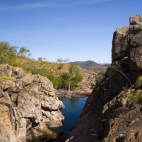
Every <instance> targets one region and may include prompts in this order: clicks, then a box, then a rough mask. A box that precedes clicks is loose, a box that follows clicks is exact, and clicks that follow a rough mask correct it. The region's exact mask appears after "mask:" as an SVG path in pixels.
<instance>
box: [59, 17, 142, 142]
mask: <svg viewBox="0 0 142 142" xmlns="http://www.w3.org/2000/svg"><path fill="white" fill-rule="evenodd" d="M129 21H130V26H124V27H122V28H117V29H116V31H115V32H114V34H113V41H112V64H111V65H110V66H109V67H108V69H107V71H106V74H105V77H104V79H103V80H102V81H101V82H100V84H98V85H97V86H95V88H94V90H93V92H92V93H91V95H90V96H89V97H88V99H87V102H86V104H85V106H84V108H83V112H82V114H81V116H80V119H79V121H78V122H77V123H76V124H75V125H74V126H73V127H72V128H71V129H70V132H69V133H67V134H66V135H64V136H63V137H62V139H61V141H65V142H142V131H141V129H142V79H141V76H142V25H141V15H134V16H132V17H130V19H129ZM137 82H138V83H137ZM136 83H137V85H136Z"/></svg>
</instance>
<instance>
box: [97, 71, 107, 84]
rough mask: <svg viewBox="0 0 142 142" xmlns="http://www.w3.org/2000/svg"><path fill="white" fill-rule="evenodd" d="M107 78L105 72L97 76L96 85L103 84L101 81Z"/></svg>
mask: <svg viewBox="0 0 142 142" xmlns="http://www.w3.org/2000/svg"><path fill="white" fill-rule="evenodd" d="M104 76H105V72H99V73H98V74H97V75H96V78H95V79H96V84H98V83H99V82H101V80H102V79H103V78H104Z"/></svg>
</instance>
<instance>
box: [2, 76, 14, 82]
mask: <svg viewBox="0 0 142 142" xmlns="http://www.w3.org/2000/svg"><path fill="white" fill-rule="evenodd" d="M0 79H3V80H11V81H15V80H16V78H14V77H10V76H5V75H0Z"/></svg>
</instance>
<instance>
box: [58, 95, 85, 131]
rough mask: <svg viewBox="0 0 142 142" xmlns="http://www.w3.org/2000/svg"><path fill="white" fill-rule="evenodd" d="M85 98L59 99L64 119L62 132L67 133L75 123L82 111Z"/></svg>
mask: <svg viewBox="0 0 142 142" xmlns="http://www.w3.org/2000/svg"><path fill="white" fill-rule="evenodd" d="M86 99H87V97H84V98H71V99H68V98H60V100H61V101H63V103H64V105H65V108H64V109H63V110H62V114H63V115H64V117H65V121H64V126H63V128H62V131H63V132H68V131H69V129H70V128H71V127H72V126H73V125H74V124H75V123H76V122H77V120H78V119H79V116H80V114H81V112H82V109H83V107H84V105H85V102H86Z"/></svg>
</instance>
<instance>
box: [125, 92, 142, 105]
mask: <svg viewBox="0 0 142 142" xmlns="http://www.w3.org/2000/svg"><path fill="white" fill-rule="evenodd" d="M127 98H128V101H129V102H134V103H140V102H141V100H142V93H137V92H136V91H133V92H131V93H130V94H128V96H127Z"/></svg>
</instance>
